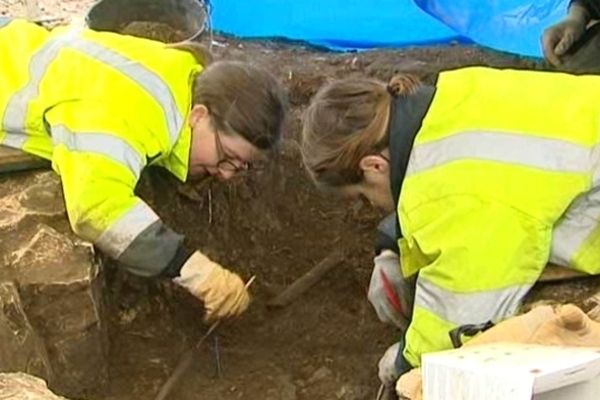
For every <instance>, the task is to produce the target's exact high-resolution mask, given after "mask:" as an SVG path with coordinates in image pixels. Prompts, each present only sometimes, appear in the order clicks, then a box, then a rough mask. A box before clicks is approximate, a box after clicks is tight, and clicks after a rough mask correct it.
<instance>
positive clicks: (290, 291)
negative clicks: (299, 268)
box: [267, 250, 344, 307]
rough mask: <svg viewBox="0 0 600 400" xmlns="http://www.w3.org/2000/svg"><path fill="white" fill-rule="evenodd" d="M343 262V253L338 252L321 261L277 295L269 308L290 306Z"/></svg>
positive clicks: (269, 304)
mask: <svg viewBox="0 0 600 400" xmlns="http://www.w3.org/2000/svg"><path fill="white" fill-rule="evenodd" d="M343 260H344V252H343V251H341V250H337V251H335V252H333V253H331V254H330V255H328V256H327V257H325V258H324V259H323V260H321V262H319V263H318V264H317V265H315V266H314V267H313V268H312V269H310V270H309V271H308V272H307V273H305V274H304V275H302V276H301V277H300V278H298V279H297V280H296V281H295V282H294V283H292V284H291V285H290V286H289V287H287V288H286V289H285V290H284V291H283V292H281V293H280V294H279V295H277V297H275V298H274V299H273V300H271V301H270V302H269V303H268V304H267V305H268V306H269V307H285V306H287V305H288V304H290V303H292V302H293V301H294V300H296V299H297V298H298V297H300V296H301V295H302V294H303V293H304V292H306V291H307V290H308V289H310V288H311V287H312V286H314V285H315V284H316V283H317V282H319V281H320V280H321V279H322V278H323V277H324V276H325V275H326V274H327V273H328V272H329V271H331V270H332V269H333V268H335V267H336V266H337V265H339V264H341V262H342V261H343Z"/></svg>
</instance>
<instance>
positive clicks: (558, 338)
mask: <svg viewBox="0 0 600 400" xmlns="http://www.w3.org/2000/svg"><path fill="white" fill-rule="evenodd" d="M527 343H537V344H544V345H552V346H582V347H600V323H598V322H596V321H593V320H592V319H591V318H590V317H589V316H588V315H587V314H585V313H584V312H583V311H581V309H579V308H578V307H576V306H574V305H573V304H566V305H564V306H561V307H559V308H558V309H557V310H556V311H555V315H554V318H552V319H551V320H549V321H547V322H544V323H543V324H542V325H541V326H540V327H539V328H538V329H537V330H536V331H535V333H534V334H533V336H532V338H531V340H530V341H529V342H527Z"/></svg>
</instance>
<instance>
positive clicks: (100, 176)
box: [45, 102, 191, 277]
mask: <svg viewBox="0 0 600 400" xmlns="http://www.w3.org/2000/svg"><path fill="white" fill-rule="evenodd" d="M45 122H46V128H47V130H48V131H49V132H51V135H52V141H53V145H54V152H53V157H52V166H53V168H54V170H55V171H56V172H57V173H58V174H59V175H60V177H61V181H62V185H63V193H64V198H65V203H66V208H67V213H68V216H69V222H70V224H71V227H72V229H73V231H74V232H75V233H76V234H77V235H78V236H80V237H81V238H83V239H85V240H88V241H90V242H92V243H93V244H94V245H95V246H96V247H97V248H99V250H101V251H102V252H103V253H105V254H106V255H107V256H109V257H111V258H113V259H116V260H117V261H119V262H120V263H121V264H122V265H124V266H125V268H127V269H128V270H129V271H130V272H132V273H134V274H136V275H140V276H157V275H165V276H170V277H172V276H177V275H178V274H179V269H180V268H181V266H182V265H183V264H184V263H185V261H186V260H187V258H188V257H189V255H190V254H191V252H190V251H188V250H186V249H185V247H184V245H183V236H181V235H179V234H177V233H175V232H174V231H172V230H171V229H169V228H168V227H167V226H166V225H165V224H163V223H162V222H161V220H160V219H159V217H158V216H157V215H156V213H155V212H154V211H153V210H152V209H151V208H150V207H149V206H148V205H147V204H146V203H145V202H144V201H142V200H141V199H140V198H139V197H137V196H136V195H135V194H134V189H135V186H136V184H137V181H138V179H139V176H140V173H141V172H142V169H143V168H144V167H145V165H146V150H145V149H146V147H145V146H142V145H141V144H140V143H136V142H135V141H134V140H131V139H126V138H128V137H129V136H131V135H123V134H121V133H122V132H126V131H128V130H131V129H136V128H138V129H139V127H136V126H133V125H132V124H131V122H126V121H125V120H123V119H121V118H119V117H118V115H115V113H111V112H108V111H106V110H103V109H102V107H99V106H98V105H96V107H94V105H90V104H88V105H83V104H80V103H78V102H73V103H65V104H62V105H58V106H56V107H54V108H53V109H51V110H49V111H48V112H47V113H46V114H45Z"/></svg>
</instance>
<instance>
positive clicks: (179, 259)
mask: <svg viewBox="0 0 600 400" xmlns="http://www.w3.org/2000/svg"><path fill="white" fill-rule="evenodd" d="M118 235H119V232H115V233H112V234H109V235H108V236H107V235H104V236H103V237H102V238H101V239H102V240H101V241H98V244H97V245H98V247H100V249H101V250H104V249H110V248H111V247H112V249H113V251H107V253H108V255H109V256H111V257H113V258H115V259H116V260H117V261H118V262H119V263H121V264H122V265H123V266H124V267H125V268H126V269H127V270H128V271H129V272H131V273H132V274H135V275H140V276H163V277H167V278H174V277H176V276H178V275H179V271H180V270H181V267H182V266H183V265H184V264H185V262H186V261H187V260H188V259H189V257H190V256H191V255H192V253H193V251H191V250H190V249H188V248H187V247H186V246H185V244H184V237H183V236H182V235H179V234H177V233H176V232H174V231H173V230H171V229H170V228H169V227H168V226H166V225H165V224H164V223H162V221H160V220H158V221H156V222H154V223H153V224H151V225H150V226H148V227H147V228H146V229H144V230H143V231H142V232H140V233H139V235H137V236H136V237H135V238H134V239H133V240H132V241H131V243H130V244H129V245H128V246H127V247H126V248H125V249H124V250H122V251H117V252H115V250H116V249H114V247H113V246H110V244H111V241H112V242H113V243H114V242H115V241H116V239H117V237H118ZM110 236H113V237H112V238H111V237H110ZM104 243H109V245H108V246H106V245H104V246H103V245H102V244H104ZM111 253H112V254H111Z"/></svg>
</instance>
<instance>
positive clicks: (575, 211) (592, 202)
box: [550, 187, 600, 266]
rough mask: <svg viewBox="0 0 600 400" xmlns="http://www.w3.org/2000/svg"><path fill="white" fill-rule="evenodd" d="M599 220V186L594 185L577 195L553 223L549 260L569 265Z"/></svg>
mask: <svg viewBox="0 0 600 400" xmlns="http://www.w3.org/2000/svg"><path fill="white" fill-rule="evenodd" d="M599 221H600V187H595V188H593V189H592V190H590V191H589V192H587V193H583V194H581V195H580V196H578V197H577V198H576V199H575V200H574V201H573V203H571V205H570V206H569V208H568V209H567V211H566V212H565V214H564V215H563V216H562V218H561V219H560V220H559V221H558V223H557V224H556V225H555V227H554V231H553V232H552V251H551V254H550V261H552V262H554V263H556V264H558V265H563V266H570V265H571V264H572V262H571V260H572V259H573V256H574V255H575V253H576V252H577V250H578V249H579V248H580V247H581V245H582V244H583V243H584V242H585V240H586V239H587V238H588V237H589V236H590V235H591V234H592V232H593V231H594V230H595V229H596V228H597V227H598V226H599Z"/></svg>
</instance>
